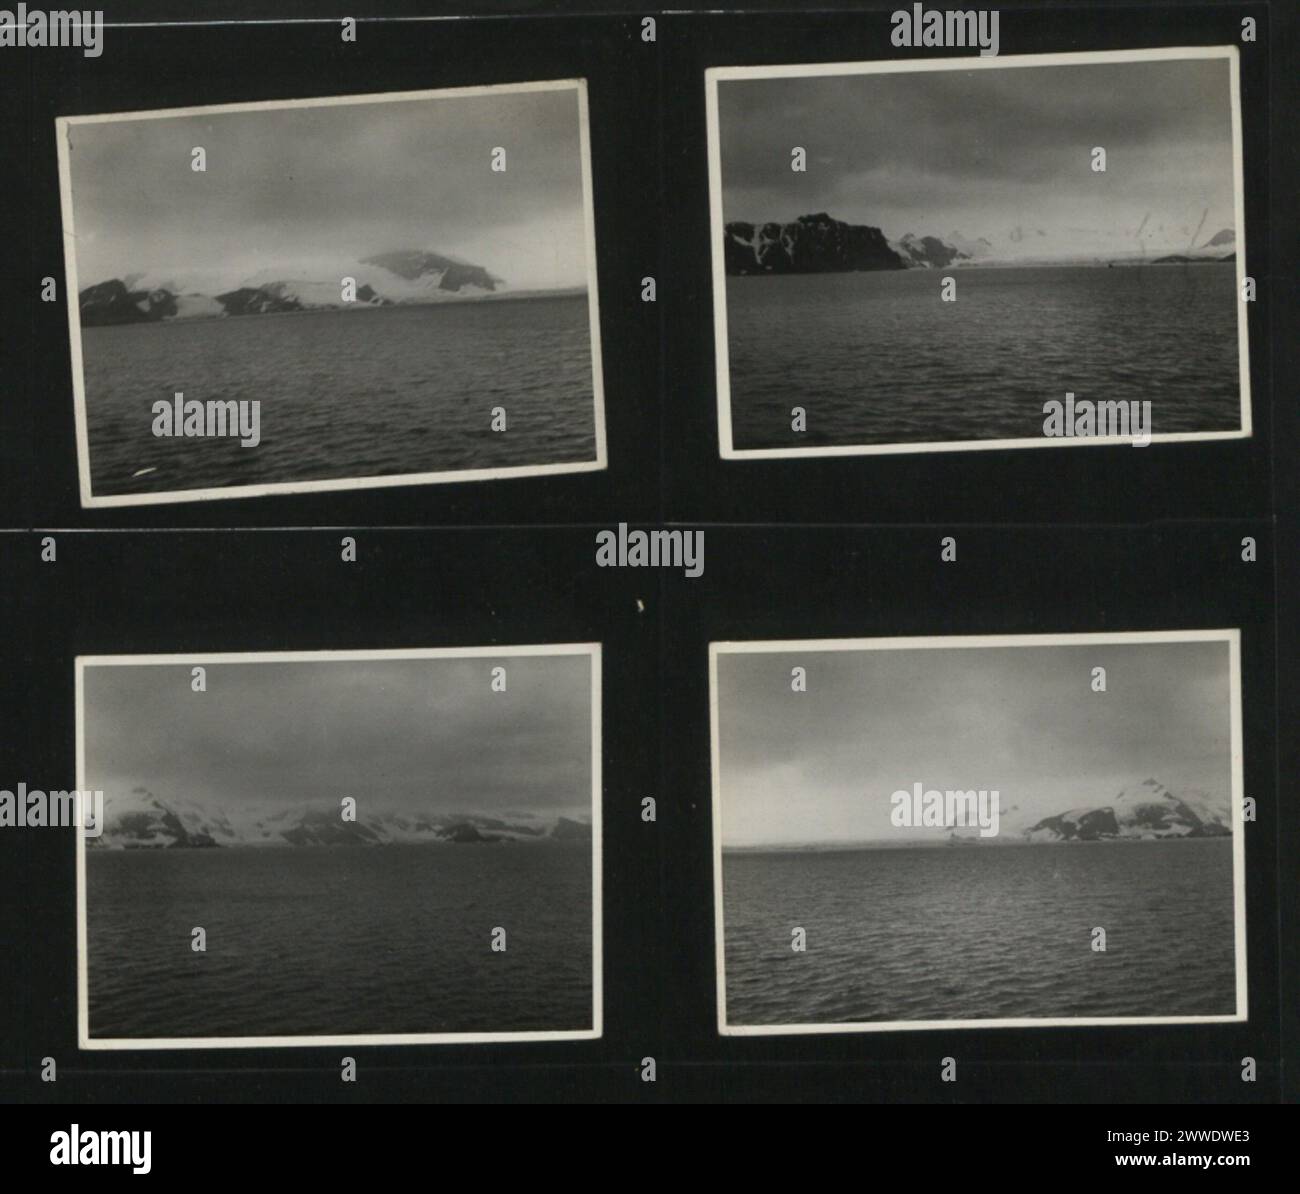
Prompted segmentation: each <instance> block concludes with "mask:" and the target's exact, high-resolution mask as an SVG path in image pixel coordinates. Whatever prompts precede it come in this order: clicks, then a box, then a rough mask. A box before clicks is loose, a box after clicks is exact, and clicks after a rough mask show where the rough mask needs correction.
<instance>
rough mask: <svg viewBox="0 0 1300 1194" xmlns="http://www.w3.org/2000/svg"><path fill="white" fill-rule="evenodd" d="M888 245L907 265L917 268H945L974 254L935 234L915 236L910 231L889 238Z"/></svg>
mask: <svg viewBox="0 0 1300 1194" xmlns="http://www.w3.org/2000/svg"><path fill="white" fill-rule="evenodd" d="M889 247H890V248H891V249H893V250H894V252H895V253H897V254H898V255H899V257H901V258H902V259H903V261H904V262H905V263H906V264H907V265H908V266H909V267H912V268H919V269H946V268H947V267H948V266H950V265H952V264H954V263H955V262H958V261H969V260H971V258H972V257H973V256H974V254H973V253H969V252H966V251H964V250H963V249H959V248H958V247H957V246H956V245H953V244H949V243H948V242H947V241H944V240H941V239H940V238H939V237H937V236H915V235H913V234H912V233H911V232H909V233H907V234H906V235H905V236H903V237H902V238H901V239H899V240H891V241H890V242H889Z"/></svg>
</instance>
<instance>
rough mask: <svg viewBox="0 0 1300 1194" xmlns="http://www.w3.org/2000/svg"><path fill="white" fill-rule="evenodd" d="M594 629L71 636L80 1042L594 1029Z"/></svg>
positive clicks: (374, 1040)
mask: <svg viewBox="0 0 1300 1194" xmlns="http://www.w3.org/2000/svg"><path fill="white" fill-rule="evenodd" d="M600 741H601V739H600V647H599V645H598V644H557V645H546V646H527V647H525V646H518V647H492V648H446V649H427V650H411V651H370V652H367V651H342V652H274V653H265V654H236V655H196V656H162V655H119V656H88V657H79V658H78V660H77V752H78V763H77V770H78V788H79V790H80V791H82V792H85V793H93V794H95V795H93V796H91V797H90V800H91V802H92V805H98V807H100V808H101V809H102V811H101V812H100V813H99V814H98V815H97V816H96V817H94V818H88V819H87V820H88V824H86V825H83V826H82V827H80V828H79V829H78V835H77V893H78V926H77V927H78V1015H79V1035H80V1045H81V1048H83V1049H156V1048H167V1049H175V1048H214V1047H236V1046H276V1045H319V1044H438V1043H455V1042H476V1041H532V1040H560V1039H573V1040H577V1039H593V1038H596V1037H599V1036H600V1035H601V1023H602V1011H601V1009H602V997H601V989H602V984H601V974H602V971H601V900H600V891H601V870H600V858H601V837H600V793H601V778H600V768H601V762H600V760H601V749H600Z"/></svg>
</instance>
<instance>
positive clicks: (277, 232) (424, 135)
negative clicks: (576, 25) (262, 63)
mask: <svg viewBox="0 0 1300 1194" xmlns="http://www.w3.org/2000/svg"><path fill="white" fill-rule="evenodd" d="M69 136H70V140H71V155H70V160H71V171H72V193H73V204H74V207H73V215H74V219H75V223H76V233H77V272H78V281H79V284H80V285H81V286H83V287H84V286H89V285H91V284H93V283H95V282H99V281H103V280H104V279H106V278H112V277H122V276H123V275H125V274H127V273H133V272H141V273H146V274H149V275H156V276H158V277H173V276H178V277H181V278H189V277H190V276H191V275H194V274H201V275H202V276H201V277H200V278H199V281H200V282H206V281H207V275H208V274H214V275H216V277H217V278H218V279H219V282H225V283H226V284H229V285H234V284H236V283H237V282H238V281H240V280H242V278H244V277H246V276H248V275H251V274H254V273H257V272H259V271H262V270H265V269H267V268H275V267H277V266H282V265H283V266H286V267H287V268H289V269H290V270H294V269H296V268H298V267H300V266H301V267H306V268H319V269H321V270H324V271H329V270H332V269H335V268H336V267H337V265H338V263H339V262H346V261H354V260H356V259H358V258H363V257H369V256H372V255H374V254H377V253H384V252H388V251H391V250H394V249H426V250H434V251H438V252H442V253H445V254H450V255H452V256H455V257H460V258H463V259H464V260H467V261H470V262H472V263H474V264H476V265H482V266H485V267H486V268H487V269H488V270H489V271H491V272H493V273H495V274H496V275H497V276H499V277H501V278H503V279H505V280H506V282H507V283H509V284H510V285H511V286H514V287H519V288H533V287H550V286H570V285H583V284H585V282H586V278H587V271H586V258H585V240H584V236H585V233H584V224H583V200H582V174H581V154H580V140H579V111H578V93H577V90H576V88H569V89H565V90H553V91H534V92H528V93H511V94H499V95H481V96H462V97H451V98H447V97H440V98H431V99H419V100H408V101H403V102H395V103H394V102H389V103H384V102H378V103H365V104H349V105H329V106H324V107H307V108H271V109H264V110H261V111H253V112H231V113H221V114H217V115H212V114H207V115H196V116H183V117H167V118H162V119H152V120H129V119H128V120H122V121H116V122H112V123H92V124H74V125H72V126H70V130H69ZM199 145H201V146H203V148H204V149H205V150H206V151H207V171H206V172H205V173H196V172H194V171H193V170H191V168H190V162H191V149H192V148H193V147H194V146H199ZM497 146H500V147H502V148H504V149H505V150H506V170H505V171H504V172H494V171H492V169H491V154H492V150H493V149H494V148H495V147H497ZM326 276H328V274H326ZM219 282H218V284H219Z"/></svg>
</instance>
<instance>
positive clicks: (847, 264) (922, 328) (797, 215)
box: [705, 46, 1253, 459]
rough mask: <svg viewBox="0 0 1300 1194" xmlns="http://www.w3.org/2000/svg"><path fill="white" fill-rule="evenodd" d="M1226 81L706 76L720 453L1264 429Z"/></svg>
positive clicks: (878, 69)
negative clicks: (1256, 397)
mask: <svg viewBox="0 0 1300 1194" xmlns="http://www.w3.org/2000/svg"><path fill="white" fill-rule="evenodd" d="M1238 69H1239V62H1238V51H1237V48H1236V47H1233V46H1224V47H1204V48H1192V49H1153V50H1125V51H1106V52H1096V53H1069V54H1045V55H1021V56H1017V55H1003V56H999V57H984V58H981V57H966V58H954V59H934V60H925V61H914V60H894V61H884V62H850V63H829V64H818V65H804V66H755V67H749V66H746V67H716V68H711V69H709V70H708V71H707V72H706V79H705V91H706V103H707V114H708V151H709V190H710V210H711V238H712V273H713V303H714V345H715V358H716V375H717V404H718V427H719V441H720V443H719V448H720V454H721V456H722V457H723V458H725V459H744V458H771V457H798V456H846V455H869V454H882V453H904V452H931V451H964V450H965V451H969V450H981V449H998V448H1014V449H1018V448H1051V447H1080V446H1090V445H1107V444H1109V445H1126V446H1127V445H1135V446H1146V445H1149V444H1152V443H1166V442H1182V441H1195V440H1230V439H1241V438H1245V437H1247V436H1249V435H1250V434H1251V409H1250V371H1249V346H1248V342H1247V313H1248V310H1249V308H1250V306H1251V302H1250V301H1249V300H1250V298H1251V297H1252V295H1251V286H1252V285H1253V282H1252V281H1251V280H1250V279H1248V277H1247V275H1246V229H1245V207H1244V202H1245V201H1244V195H1243V168H1242V131H1241V108H1240V98H1239V80H1238Z"/></svg>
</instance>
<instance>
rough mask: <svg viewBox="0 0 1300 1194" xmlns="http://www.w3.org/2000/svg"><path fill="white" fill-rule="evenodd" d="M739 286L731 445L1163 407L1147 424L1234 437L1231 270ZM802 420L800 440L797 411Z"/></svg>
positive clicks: (1008, 433)
mask: <svg viewBox="0 0 1300 1194" xmlns="http://www.w3.org/2000/svg"><path fill="white" fill-rule="evenodd" d="M943 276H944V271H940V270H905V271H885V272H876V273H857V274H816V275H814V274H799V275H789V276H771V277H768V276H756V277H730V278H728V279H727V320H728V339H729V348H730V353H729V355H730V366H731V396H732V427H733V437H734V442H735V446H736V447H737V448H774V447H798V446H801V445H802V446H805V447H810V446H827V445H845V444H882V443H904V442H941V441H947V440H965V439H1022V438H1033V439H1041V438H1042V434H1043V418H1044V416H1043V403H1044V402H1047V401H1050V400H1052V399H1057V400H1062V401H1063V400H1064V398H1065V393H1066V391H1067V390H1069V391H1073V392H1074V394H1075V397H1076V400H1085V399H1087V400H1091V401H1094V402H1096V401H1143V400H1147V399H1149V400H1150V401H1151V403H1152V408H1151V419H1152V430H1153V431H1154V432H1155V433H1156V434H1161V433H1164V432H1174V431H1226V430H1233V429H1236V428H1238V427H1239V426H1240V396H1239V386H1238V364H1237V310H1236V307H1237V299H1236V289H1235V286H1236V267H1235V266H1234V265H1232V264H1230V263H1226V262H1225V263H1219V264H1209V265H1192V266H1178V265H1168V266H1149V267H1139V268H1133V267H1117V268H1115V269H1087V268H1077V267H1061V266H1052V267H1042V268H1025V269H967V270H960V269H959V270H955V271H951V276H953V277H955V278H956V281H957V301H956V302H949V303H945V302H941V301H940V298H939V287H940V279H941V278H942V277H943ZM795 405H802V406H804V407H805V408H806V410H807V418H808V427H807V431H806V432H804V433H803V434H797V433H795V432H793V431H791V429H790V420H791V416H790V408H791V407H792V406H795Z"/></svg>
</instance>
